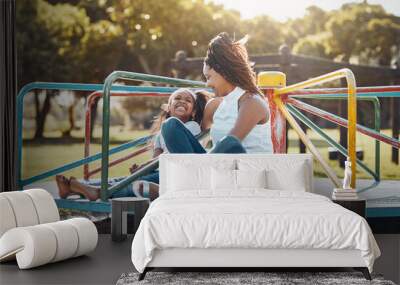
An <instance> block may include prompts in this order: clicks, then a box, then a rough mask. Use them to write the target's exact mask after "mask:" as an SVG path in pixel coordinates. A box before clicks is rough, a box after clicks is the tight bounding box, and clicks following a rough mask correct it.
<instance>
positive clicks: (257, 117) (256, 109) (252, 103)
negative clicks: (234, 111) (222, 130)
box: [229, 95, 269, 141]
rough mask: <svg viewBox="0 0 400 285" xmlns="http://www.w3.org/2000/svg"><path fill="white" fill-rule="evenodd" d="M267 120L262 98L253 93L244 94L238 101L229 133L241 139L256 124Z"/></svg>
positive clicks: (267, 111)
mask: <svg viewBox="0 0 400 285" xmlns="http://www.w3.org/2000/svg"><path fill="white" fill-rule="evenodd" d="M268 120H269V110H268V107H267V104H265V102H264V101H263V99H262V98H260V97H258V96H254V95H253V96H246V97H245V98H244V99H243V100H241V102H240V107H239V114H238V118H237V120H236V123H235V125H234V126H233V129H232V130H231V131H230V132H229V135H233V136H235V137H237V138H238V139H239V140H241V141H242V140H243V139H244V138H245V137H246V136H247V135H248V133H249V132H250V131H251V130H252V129H253V128H254V127H255V126H256V125H257V124H261V123H266V122H268Z"/></svg>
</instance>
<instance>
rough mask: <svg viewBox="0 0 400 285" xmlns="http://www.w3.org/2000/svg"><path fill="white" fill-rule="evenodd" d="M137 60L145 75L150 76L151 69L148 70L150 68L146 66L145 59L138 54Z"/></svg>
mask: <svg viewBox="0 0 400 285" xmlns="http://www.w3.org/2000/svg"><path fill="white" fill-rule="evenodd" d="M138 59H139V62H140V65H141V66H142V67H143V70H144V71H145V72H146V73H147V74H152V72H151V69H150V66H149V64H148V62H147V60H146V58H145V57H144V56H143V55H141V54H139V55H138Z"/></svg>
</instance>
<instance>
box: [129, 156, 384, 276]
mask: <svg viewBox="0 0 400 285" xmlns="http://www.w3.org/2000/svg"><path fill="white" fill-rule="evenodd" d="M312 173H313V172H312V157H311V156H310V155H277V154H274V155H266V154H263V155H261V154H257V155H254V154H240V155H227V154H222V155H221V154H219V155H217V154H212V155H211V154H207V155H205V154H201V155H195V154H168V155H162V156H161V158H160V187H161V188H160V193H161V195H160V197H159V198H158V199H156V200H155V201H154V202H153V203H152V204H151V206H150V208H149V210H148V212H147V213H146V215H145V217H144V218H143V220H142V222H141V224H140V226H139V229H138V231H137V233H136V235H135V237H134V240H133V243H132V262H133V264H134V266H135V267H136V269H137V270H138V271H139V272H141V273H142V275H141V277H140V278H144V274H145V273H146V271H148V270H149V269H151V268H154V267H168V268H170V267H239V268H243V267H354V268H361V269H364V270H363V273H364V275H365V276H366V278H368V277H369V272H371V271H372V267H373V263H374V260H375V259H376V258H377V257H378V256H379V255H380V251H379V248H378V246H377V244H376V242H375V239H374V237H373V235H372V232H371V230H370V228H369V226H368V224H367V222H366V221H365V219H363V218H362V217H360V216H358V215H357V214H355V213H353V212H351V211H349V210H347V209H344V208H343V207H341V206H339V205H337V204H335V203H333V202H332V201H330V200H329V199H328V198H326V197H323V196H320V195H316V194H313V193H312V191H313V189H312V185H313V183H312ZM367 268H368V270H367Z"/></svg>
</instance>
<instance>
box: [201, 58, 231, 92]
mask: <svg viewBox="0 0 400 285" xmlns="http://www.w3.org/2000/svg"><path fill="white" fill-rule="evenodd" d="M203 74H204V77H205V78H206V80H207V86H208V87H211V88H213V89H218V88H220V87H221V86H224V84H226V80H225V78H223V77H222V75H221V74H219V73H218V72H216V71H215V70H214V69H212V68H211V67H210V66H209V65H207V64H206V63H204V65H203Z"/></svg>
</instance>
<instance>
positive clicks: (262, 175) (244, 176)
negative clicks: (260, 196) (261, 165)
mask: <svg viewBox="0 0 400 285" xmlns="http://www.w3.org/2000/svg"><path fill="white" fill-rule="evenodd" d="M235 172H236V182H237V188H267V187H268V184H267V171H266V170H265V169H262V170H240V169H239V170H236V171H235Z"/></svg>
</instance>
